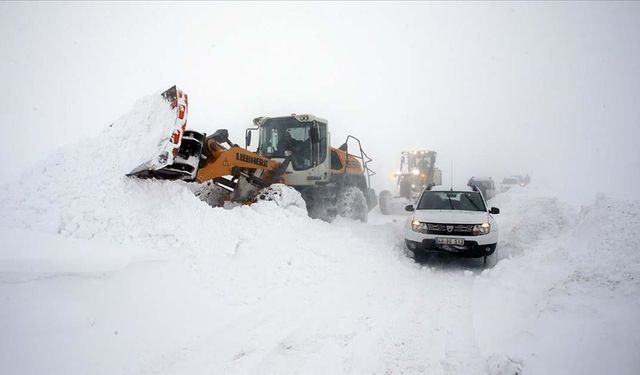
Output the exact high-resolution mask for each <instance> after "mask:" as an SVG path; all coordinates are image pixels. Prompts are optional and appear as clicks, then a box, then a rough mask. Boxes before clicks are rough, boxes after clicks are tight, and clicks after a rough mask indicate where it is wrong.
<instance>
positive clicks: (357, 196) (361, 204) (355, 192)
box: [336, 186, 369, 223]
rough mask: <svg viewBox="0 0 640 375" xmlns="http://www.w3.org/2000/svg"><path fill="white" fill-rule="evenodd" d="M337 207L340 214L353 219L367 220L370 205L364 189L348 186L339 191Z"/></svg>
mask: <svg viewBox="0 0 640 375" xmlns="http://www.w3.org/2000/svg"><path fill="white" fill-rule="evenodd" d="M336 206H337V207H336V208H337V210H338V215H339V216H342V217H346V218H348V219H352V220H359V221H362V222H363V223H366V222H367V215H368V213H369V206H368V205H367V199H366V198H365V196H364V193H363V192H362V190H360V189H359V188H357V187H355V186H347V187H344V188H342V190H340V191H339V192H338V197H337V202H336Z"/></svg>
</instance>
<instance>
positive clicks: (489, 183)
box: [467, 176, 496, 200]
mask: <svg viewBox="0 0 640 375" xmlns="http://www.w3.org/2000/svg"><path fill="white" fill-rule="evenodd" d="M467 185H468V186H476V187H478V189H480V191H481V192H482V195H483V196H484V199H485V200H489V199H491V198H493V197H495V196H496V185H495V184H494V183H493V178H491V177H476V176H473V177H471V178H470V179H469V182H468V183H467Z"/></svg>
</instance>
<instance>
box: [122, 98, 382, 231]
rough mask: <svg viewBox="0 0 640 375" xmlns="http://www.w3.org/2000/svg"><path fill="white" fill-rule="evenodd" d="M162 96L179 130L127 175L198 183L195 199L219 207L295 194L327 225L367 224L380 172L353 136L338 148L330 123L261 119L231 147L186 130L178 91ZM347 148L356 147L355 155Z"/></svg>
mask: <svg viewBox="0 0 640 375" xmlns="http://www.w3.org/2000/svg"><path fill="white" fill-rule="evenodd" d="M162 96H163V97H164V98H165V99H166V101H167V102H168V103H169V104H168V105H170V106H171V108H174V109H175V110H176V112H175V113H176V122H175V128H174V130H173V132H172V133H171V135H170V136H169V137H168V138H167V139H165V140H164V143H163V144H162V145H161V147H160V150H159V152H158V155H156V156H155V157H154V158H152V159H151V160H149V161H148V162H146V163H144V164H142V165H140V166H138V167H137V168H135V169H134V170H132V171H131V172H130V173H129V174H127V176H132V177H138V178H157V179H171V180H184V181H193V182H197V183H200V184H202V185H201V186H202V187H201V189H200V190H199V191H198V192H197V194H198V195H200V196H201V198H206V199H203V200H206V201H208V202H209V203H211V204H213V205H216V206H219V205H222V204H224V202H226V201H231V202H237V203H242V204H247V203H252V202H255V201H256V200H276V201H277V199H273V198H274V195H281V194H282V189H290V188H293V189H295V190H297V191H298V192H299V193H300V195H301V196H302V199H304V201H305V204H306V207H307V210H308V212H309V215H310V216H311V217H317V218H321V219H323V220H328V221H330V220H332V219H333V218H335V217H336V216H337V215H340V216H345V217H349V218H352V219H357V220H361V221H366V220H367V215H368V212H369V211H370V210H371V209H372V208H373V207H375V205H376V201H377V199H376V195H375V192H374V190H373V189H371V188H370V177H371V176H372V175H374V174H375V173H374V172H373V171H371V170H370V169H369V167H368V163H369V162H371V161H372V159H371V158H369V157H368V156H367V154H366V153H365V152H364V151H363V149H362V146H361V144H360V141H359V140H358V139H357V138H355V137H353V136H348V137H347V139H346V141H345V143H344V144H343V145H342V146H340V147H339V148H334V147H331V143H330V142H331V137H330V133H329V130H328V123H327V120H324V119H321V118H319V117H316V116H313V115H309V114H302V115H296V114H292V115H291V116H283V117H258V118H256V119H254V120H253V124H254V125H255V126H254V127H253V128H249V129H247V131H246V138H245V147H240V146H238V145H237V144H235V143H233V142H231V141H230V140H229V134H228V132H227V130H226V129H219V130H217V131H216V132H214V133H213V134H212V135H206V134H204V133H199V132H196V131H193V130H187V129H186V117H187V111H188V100H187V99H188V98H187V95H186V94H184V93H183V92H182V91H180V90H177V89H176V87H175V86H174V87H172V88H170V89H169V90H167V91H165V92H164V93H163V94H162ZM255 131H257V132H258V146H257V150H256V151H255V152H253V151H250V150H248V147H249V145H250V144H251V135H252V134H253V132H255ZM349 144H352V145H354V146H355V148H354V149H355V152H354V153H353V154H352V153H349Z"/></svg>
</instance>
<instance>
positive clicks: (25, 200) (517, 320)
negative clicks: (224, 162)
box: [0, 97, 640, 375]
mask: <svg viewBox="0 0 640 375" xmlns="http://www.w3.org/2000/svg"><path fill="white" fill-rule="evenodd" d="M158 109H162V103H161V102H159V101H158V100H157V99H155V98H154V97H150V98H146V99H144V100H142V101H141V102H140V103H138V104H137V105H136V106H135V107H134V108H133V110H132V112H131V113H129V114H128V115H127V116H124V117H123V118H122V119H120V120H119V121H117V122H115V123H114V124H113V125H112V126H111V127H108V128H107V129H105V131H104V133H103V134H101V135H100V137H98V138H96V139H90V140H86V141H85V142H84V143H83V144H81V145H77V146H75V147H68V148H66V149H62V150H60V151H59V152H58V153H57V154H55V155H51V157H50V159H49V160H47V161H46V162H43V163H42V165H40V166H38V167H36V168H34V169H33V170H32V171H30V172H29V173H26V174H25V175H23V177H22V179H21V180H19V181H17V182H16V183H15V184H13V185H11V186H4V187H0V204H2V207H3V208H4V215H3V216H2V218H0V235H1V236H2V237H1V238H2V247H1V250H0V307H1V308H0V333H1V338H0V373H1V374H109V375H113V374H246V373H255V374H270V373H278V374H293V373H298V374H343V373H344V374H346V373H351V374H420V373H425V374H492V375H493V374H515V373H523V374H545V375H546V374H605V373H615V374H637V373H638V369H639V368H640V358H639V356H638V354H639V353H640V325H638V323H637V322H638V319H639V318H640V249H639V247H638V245H637V244H638V241H640V230H639V229H640V202H618V201H615V200H611V199H608V198H606V197H604V196H601V197H598V199H596V201H595V202H594V204H593V205H591V206H589V207H584V208H582V209H581V210H579V211H578V210H575V209H573V208H571V207H570V206H568V205H566V204H564V203H563V202H561V201H560V200H558V198H555V197H554V194H551V193H549V192H546V191H540V190H537V189H536V187H535V185H532V186H530V187H528V188H527V189H520V190H514V191H511V192H508V193H506V194H502V195H500V196H498V197H496V198H495V199H494V200H493V202H491V203H492V205H494V206H497V207H500V208H501V210H502V213H501V214H500V215H498V219H499V222H500V225H501V237H502V238H501V243H500V245H499V262H498V263H497V265H496V266H495V267H494V268H493V269H490V270H486V271H485V270H483V268H482V266H481V264H482V262H477V261H464V260H460V261H447V260H444V261H443V260H436V261H435V263H433V264H431V265H420V264H414V263H413V262H412V261H410V260H409V259H407V258H405V257H404V256H403V255H402V250H401V246H402V226H403V225H404V220H405V218H404V217H402V216H381V215H380V214H378V213H377V211H376V212H373V213H372V214H371V217H370V220H369V224H363V223H357V222H352V221H348V220H337V221H335V222H333V223H331V224H329V223H325V222H322V221H319V220H313V219H310V218H308V217H307V216H306V214H305V212H304V211H302V210H300V209H299V208H296V207H290V208H287V209H282V208H279V207H276V206H275V205H273V204H272V203H271V202H262V203H259V204H256V205H253V206H244V207H236V208H233V209H222V208H211V207H209V206H207V205H206V204H204V203H203V202H201V201H199V200H198V199H197V198H196V197H195V196H194V195H193V194H192V193H191V191H190V190H189V187H188V186H187V184H185V183H178V182H160V181H141V180H134V179H128V178H125V177H124V174H125V173H127V172H128V171H129V170H131V169H132V168H133V167H135V166H136V165H137V163H139V162H142V161H144V159H146V158H148V157H150V156H151V155H152V154H153V150H154V149H155V144H154V143H153V142H150V141H148V139H151V138H153V137H152V136H151V135H152V133H153V132H154V123H156V124H165V122H163V121H165V120H166V113H164V112H159V113H158V112H157V110H158ZM155 139H157V137H156V138H155Z"/></svg>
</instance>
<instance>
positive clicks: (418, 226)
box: [411, 220, 427, 233]
mask: <svg viewBox="0 0 640 375" xmlns="http://www.w3.org/2000/svg"><path fill="white" fill-rule="evenodd" d="M411 229H412V230H413V231H414V232H420V233H427V223H423V222H422V221H418V220H412V221H411Z"/></svg>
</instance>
